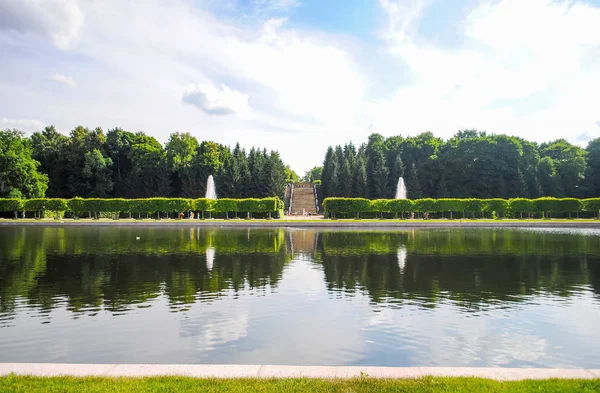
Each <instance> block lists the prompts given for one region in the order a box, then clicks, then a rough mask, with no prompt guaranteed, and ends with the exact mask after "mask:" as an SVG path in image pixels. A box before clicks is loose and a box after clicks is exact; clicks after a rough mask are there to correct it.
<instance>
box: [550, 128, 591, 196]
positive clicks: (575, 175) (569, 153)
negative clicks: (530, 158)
mask: <svg viewBox="0 0 600 393" xmlns="http://www.w3.org/2000/svg"><path fill="white" fill-rule="evenodd" d="M540 154H541V156H542V157H550V158H552V160H553V162H554V165H555V168H556V173H557V175H558V177H559V181H560V191H562V194H563V195H564V196H567V197H576V198H579V197H583V196H584V192H583V190H582V188H581V186H582V185H583V184H584V179H585V177H584V174H585V170H586V165H587V163H586V155H587V152H586V151H585V150H584V149H582V148H580V147H579V146H575V145H572V144H570V143H569V142H567V141H566V140H564V139H558V140H556V141H554V142H551V143H544V144H542V145H540ZM563 195H561V196H563ZM553 196H559V195H553Z"/></svg>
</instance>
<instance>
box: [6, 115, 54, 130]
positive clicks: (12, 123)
mask: <svg viewBox="0 0 600 393" xmlns="http://www.w3.org/2000/svg"><path fill="white" fill-rule="evenodd" d="M44 127H46V123H44V122H42V121H39V120H35V119H7V118H6V117H1V118H0V130H5V129H13V128H16V129H17V130H21V131H24V132H27V133H29V132H35V131H41V130H42V129H44Z"/></svg>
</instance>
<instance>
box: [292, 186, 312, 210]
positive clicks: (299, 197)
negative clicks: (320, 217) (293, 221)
mask: <svg viewBox="0 0 600 393" xmlns="http://www.w3.org/2000/svg"><path fill="white" fill-rule="evenodd" d="M303 209H304V210H303ZM303 211H305V212H306V214H317V207H316V201H315V189H314V188H313V187H312V186H311V187H294V190H293V194H292V215H302V212H303Z"/></svg>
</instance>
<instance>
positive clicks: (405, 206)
mask: <svg viewBox="0 0 600 393" xmlns="http://www.w3.org/2000/svg"><path fill="white" fill-rule="evenodd" d="M413 207H414V202H413V201H412V200H410V199H390V200H389V202H388V208H389V211H390V212H392V213H396V214H398V213H405V212H410V211H412V210H413Z"/></svg>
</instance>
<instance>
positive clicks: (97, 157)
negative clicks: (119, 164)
mask: <svg viewBox="0 0 600 393" xmlns="http://www.w3.org/2000/svg"><path fill="white" fill-rule="evenodd" d="M111 165H112V160H111V159H110V158H107V157H104V155H103V154H102V152H101V151H100V150H98V149H94V150H92V151H90V152H87V153H86V154H85V159H84V166H83V170H82V171H81V175H82V178H83V180H84V181H85V195H86V196H91V197H99V198H106V197H108V196H109V195H110V193H111V192H112V189H113V181H112V179H111V171H110V166H111Z"/></svg>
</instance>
